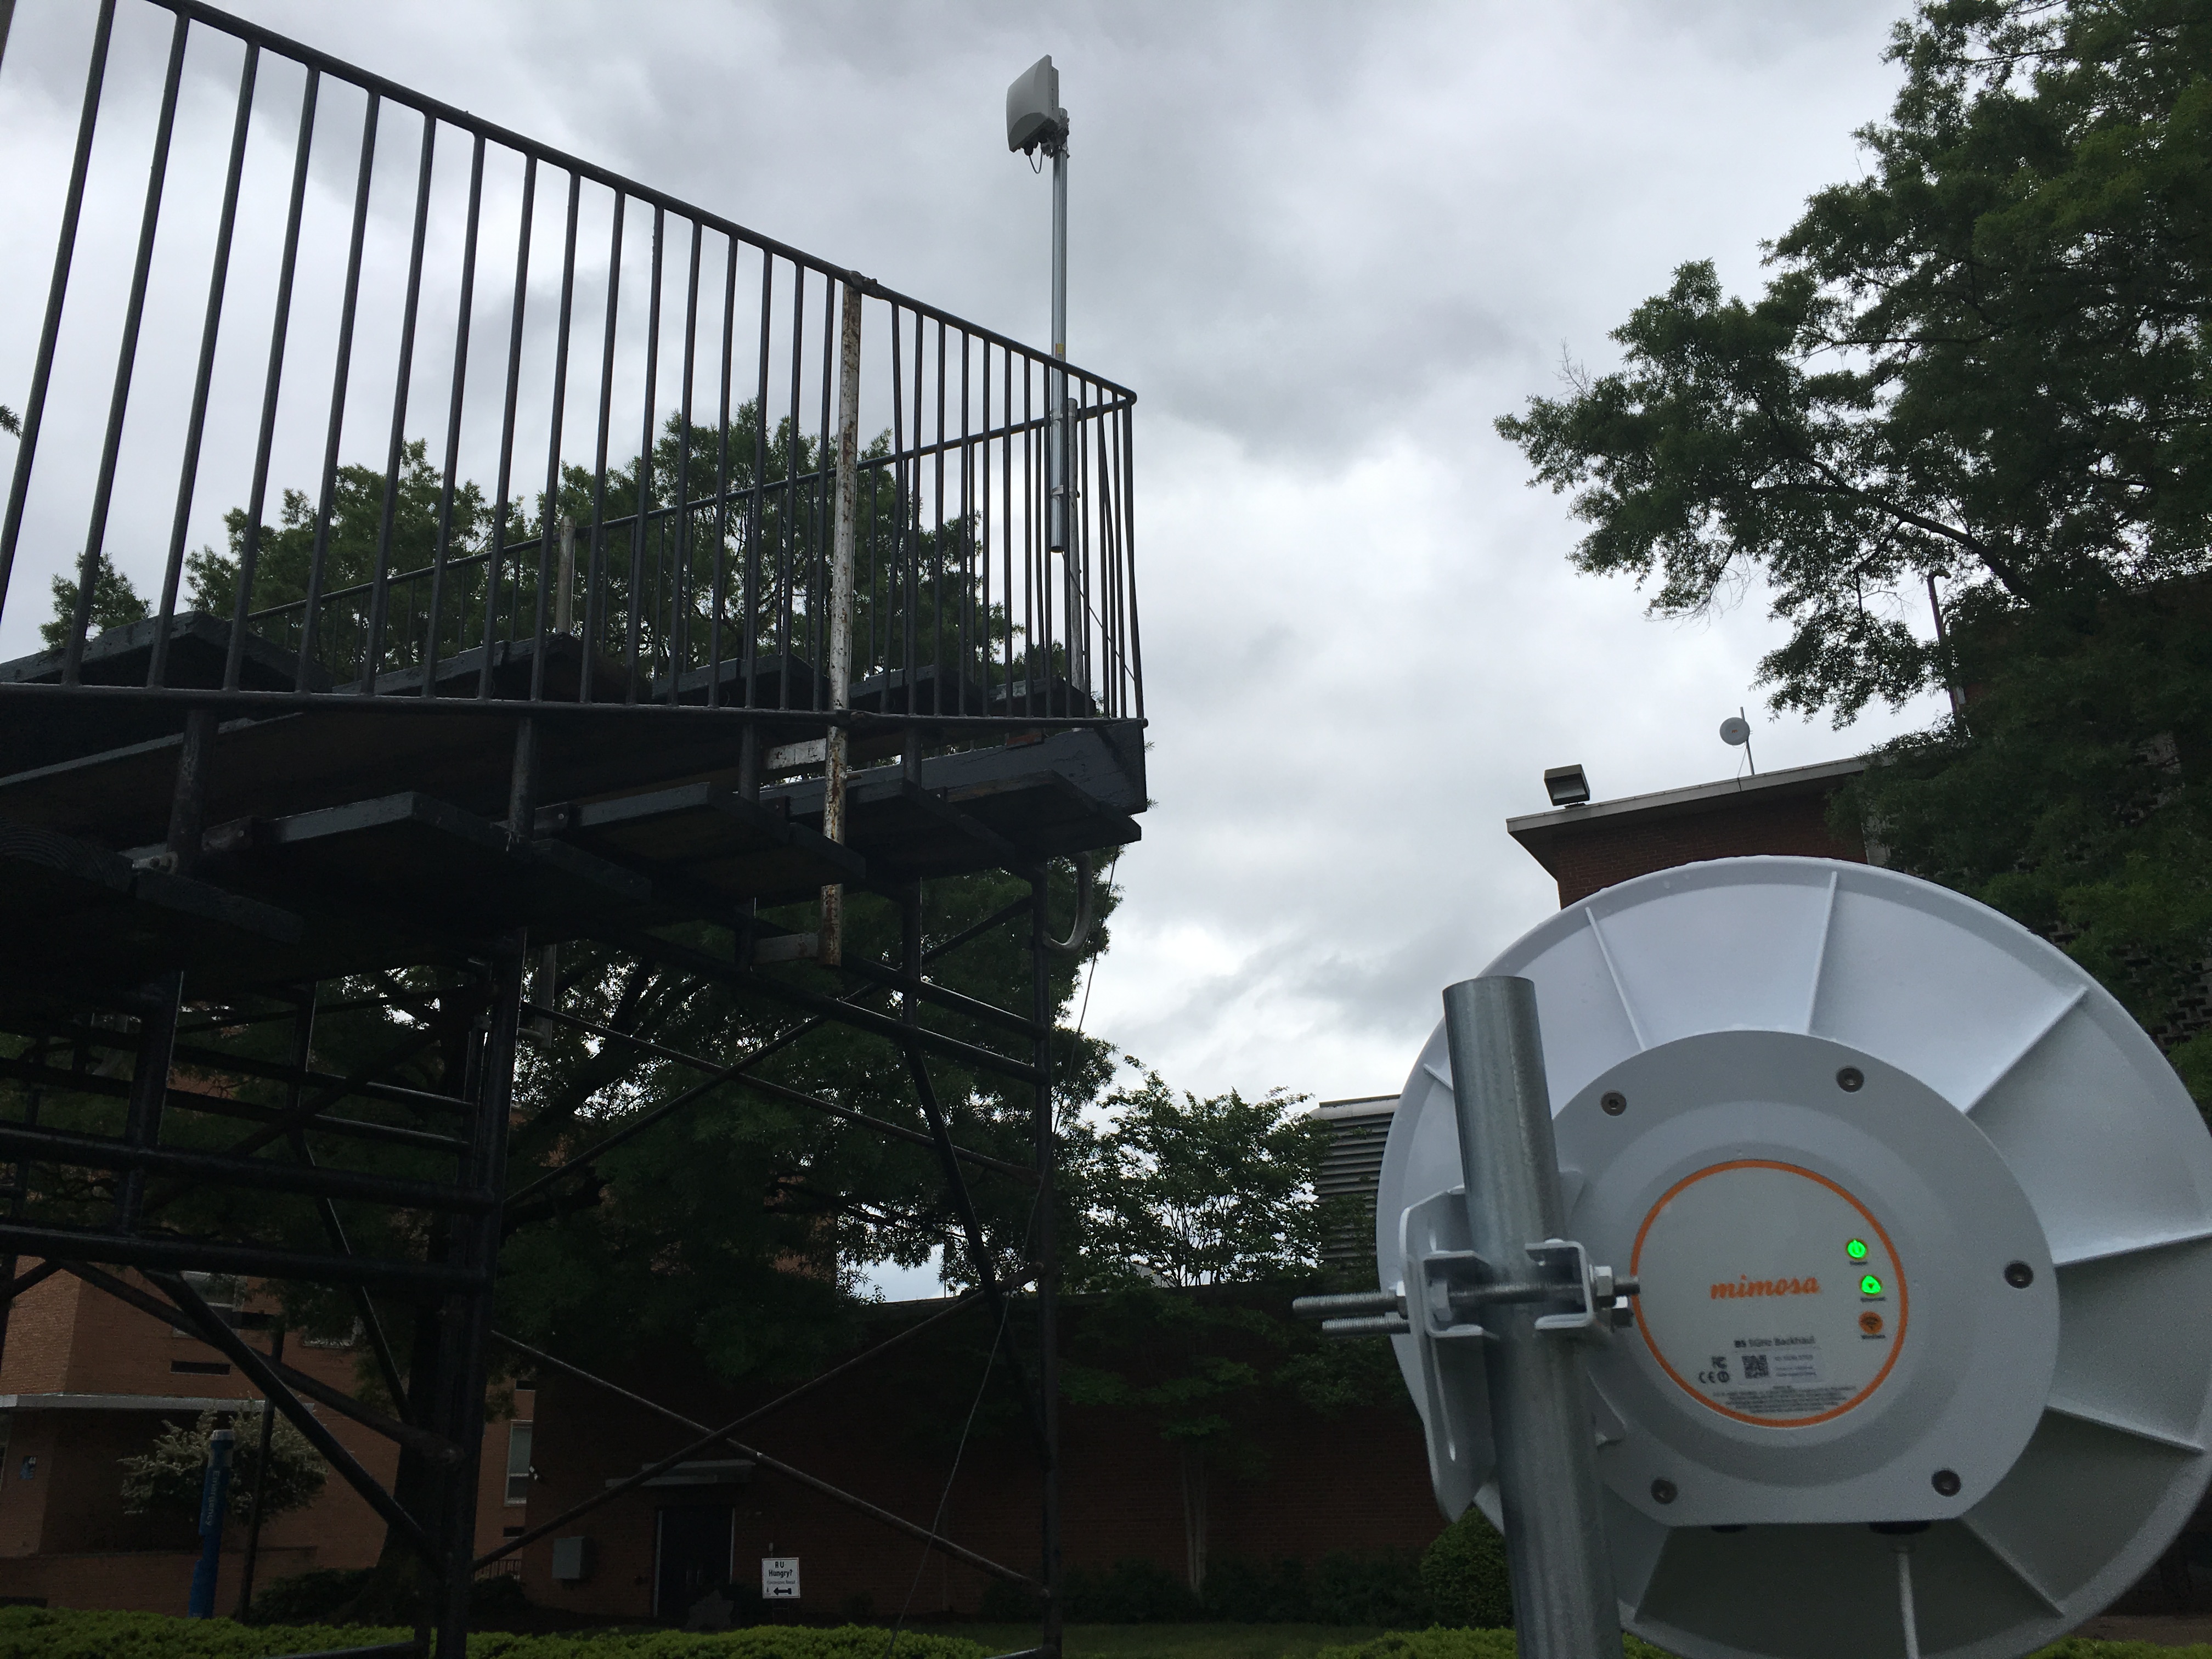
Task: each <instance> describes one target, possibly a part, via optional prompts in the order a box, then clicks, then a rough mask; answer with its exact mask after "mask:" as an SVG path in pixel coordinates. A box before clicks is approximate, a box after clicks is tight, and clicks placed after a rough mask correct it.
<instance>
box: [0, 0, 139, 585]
mask: <svg viewBox="0 0 2212 1659" xmlns="http://www.w3.org/2000/svg"><path fill="white" fill-rule="evenodd" d="M114 28H115V0H100V17H99V20H98V21H96V22H95V23H94V25H93V30H92V63H91V65H90V67H89V68H88V69H87V70H86V71H85V77H84V106H83V108H82V111H81V112H79V114H78V116H77V126H76V156H75V158H74V160H72V161H71V162H70V182H69V193H68V194H67V195H66V196H64V197H63V198H62V225H61V234H60V235H59V236H58V238H56V240H55V243H54V274H53V279H52V282H51V283H49V284H48V285H47V289H46V321H45V322H44V323H43V324H41V325H40V329H39V355H38V356H37V358H36V359H35V360H33V363H32V367H31V392H30V395H29V396H28V397H27V398H25V399H24V400H23V418H22V428H23V429H22V431H21V434H20V435H18V436H17V438H16V441H15V476H14V477H13V478H12V479H11V480H10V481H9V485H8V516H7V517H6V519H5V520H0V608H4V607H5V605H6V604H7V600H8V594H9V584H10V579H11V578H12V577H13V576H14V575H15V541H16V538H18V537H19V536H21V534H22V531H23V501H24V497H25V496H26V495H27V493H28V492H29V489H30V487H31V463H32V461H33V459H34V458H35V457H36V456H37V454H38V453H39V428H40V424H41V423H42V422H44V421H45V419H46V386H47V383H48V382H49V381H50V380H52V378H53V372H54V341H55V339H56V337H58V335H59V334H60V332H61V325H62V301H63V300H64V298H66V297H67V295H68V293H69V276H70V262H71V260H73V259H74V258H76V227H77V220H78V218H79V217H80V216H82V213H83V211H84V175H85V170H86V168H87V167H89V166H90V165H91V162H92V133H93V129H94V126H95V125H97V124H98V122H99V119H100V85H101V82H103V81H104V80H105V79H106V75H107V42H108V37H109V36H110V35H111V34H112V33H113V32H114Z"/></svg>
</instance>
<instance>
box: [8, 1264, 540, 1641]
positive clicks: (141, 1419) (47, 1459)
mask: <svg viewBox="0 0 2212 1659" xmlns="http://www.w3.org/2000/svg"><path fill="white" fill-rule="evenodd" d="M126 1276H127V1277H131V1279H133V1282H137V1283H141V1284H142V1287H143V1281H138V1280H137V1279H136V1276H135V1275H126ZM248 1340H251V1341H252V1343H253V1344H254V1346H257V1347H259V1348H261V1349H262V1350H263V1351H264V1352H266V1351H267V1347H268V1340H267V1338H266V1337H265V1336H260V1335H254V1336H250V1337H249V1338H248ZM284 1358H285V1361H286V1363H287V1364H291V1365H293V1366H295V1367H296V1368H297V1369H299V1370H303V1371H306V1372H307V1373H308V1374H310V1375H311V1376H315V1377H317V1378H319V1380H321V1381H323V1382H325V1383H329V1384H331V1386H332V1387H334V1388H339V1389H346V1390H348V1391H351V1390H352V1389H354V1387H355V1385H356V1378H355V1361H356V1352H355V1351H354V1350H353V1349H351V1348H331V1347H310V1346H305V1345H304V1344H301V1343H300V1342H299V1341H297V1340H294V1341H292V1342H290V1343H289V1344H288V1345H287V1346H286V1348H285V1351H284ZM221 1361H222V1356H221V1355H220V1354H219V1353H217V1352H216V1350H214V1349H213V1348H211V1347H210V1346H208V1345H207V1344H205V1343H204V1342H201V1341H200V1340H197V1338H191V1337H185V1336H182V1335H179V1334H178V1333H177V1332H176V1331H175V1329H174V1328H173V1327H171V1326H169V1325H167V1324H165V1323H163V1322H161V1321H159V1320H156V1319H154V1318H151V1317H149V1316H148V1315H146V1314H144V1313H143V1312H141V1311H140V1310H137V1309H136V1308H133V1307H131V1306H128V1305H127V1304H124V1303H122V1302H118V1301H117V1300H116V1299H115V1298H114V1297H110V1296H104V1295H102V1294H100V1292H99V1291H95V1290H94V1289H92V1288H91V1287H89V1286H88V1285H85V1284H84V1283H83V1282H82V1280H80V1279H74V1278H71V1277H70V1275H68V1274H66V1273H61V1274H57V1275H56V1276H55V1277H53V1278H52V1279H48V1280H46V1282H45V1283H44V1284H41V1285H34V1286H33V1287H32V1288H31V1289H30V1290H29V1291H26V1292H25V1293H24V1294H23V1295H22V1296H21V1297H18V1298H17V1299H16V1302H15V1307H14V1310H13V1312H12V1316H11V1317H10V1319H9V1324H8V1339H7V1348H6V1352H5V1355H4V1358H0V1394H11V1395H52V1394H76V1395H173V1396H178V1395H181V1396H190V1397H194V1398H199V1399H220V1400H237V1401H241V1402H244V1401H256V1400H258V1395H256V1394H255V1392H254V1389H253V1388H252V1384H251V1383H249V1382H247V1381H246V1378H245V1377H243V1376H240V1375H239V1374H238V1373H237V1372H235V1371H231V1372H229V1373H228V1374H219V1373H214V1372H210V1371H208V1370H191V1371H178V1370H173V1369H172V1368H173V1366H174V1365H175V1364H179V1363H182V1364H188V1365H193V1366H196V1367H205V1366H209V1365H212V1364H219V1363H221ZM528 1401H529V1396H528V1395H520V1397H519V1399H518V1404H519V1405H520V1406H521V1407H522V1408H523V1409H524V1410H525V1411H526V1410H527V1408H528ZM317 1415H318V1416H319V1419H320V1420H321V1421H322V1422H323V1423H324V1424H325V1425H327V1426H328V1427H329V1429H330V1431H331V1433H332V1434H333V1435H334V1436H335V1437H337V1441H338V1443H339V1444H341V1445H342V1446H343V1447H345V1449H347V1450H348V1451H349V1452H350V1453H352V1455H354V1457H355V1458H356V1461H358V1462H360V1463H361V1464H362V1467H363V1468H366V1469H367V1470H368V1473H369V1474H372V1475H374V1477H376V1478H377V1479H378V1480H380V1481H383V1482H384V1483H386V1485H387V1486H388V1485H389V1484H390V1482H391V1480H392V1475H393V1474H394V1472H395V1471H396V1469H397V1468H398V1453H397V1451H396V1449H394V1448H393V1446H392V1443H390V1442H389V1441H387V1440H385V1439H383V1438H382V1437H380V1436H378V1435H376V1434H374V1433H372V1432H371V1431H368V1429H365V1428H363V1427H362V1426H361V1425H358V1424H356V1423H355V1422H354V1421H353V1420H352V1419H349V1418H347V1417H344V1416H342V1415H340V1414H339V1413H336V1412H331V1411H327V1410H324V1411H319V1412H318V1413H317ZM191 1416H192V1413H190V1412H185V1411H178V1410H169V1411H167V1412H162V1411H157V1410H145V1409H127V1410H115V1409H100V1410H87V1409H52V1408H50V1407H22V1408H19V1409H17V1410H16V1411H15V1412H14V1413H11V1415H10V1421H9V1428H8V1438H7V1443H6V1448H7V1449H6V1452H5V1454H4V1456H0V1595H8V1596H32V1597H43V1598H45V1599H46V1601H48V1602H49V1603H50V1604H51V1605H53V1606H56V1607H122V1608H144V1609H151V1610H155V1611H163V1612H182V1611H183V1609H184V1605H185V1591H186V1589H187V1588H188V1587H189V1584H190V1582H191V1564H192V1562H193V1560H194V1559H196V1558H197V1554H198V1551H199V1544H198V1540H197V1535H196V1534H195V1532H194V1529H193V1527H192V1525H191V1522H189V1521H185V1520H181V1519H169V1520H163V1519H157V1518H149V1517H144V1516H131V1515H126V1514H125V1512H124V1510H123V1497H122V1481H123V1471H122V1469H121V1468H119V1467H118V1460H120V1459H122V1458H124V1457H126V1456H130V1455H134V1454H136V1453H138V1452H141V1451H143V1450H144V1449H147V1448H148V1447H149V1446H150V1445H151V1444H152V1443H153V1441H154V1439H155V1437H156V1436H157V1435H158V1434H159V1433H160V1432H161V1425H162V1423H163V1421H164V1419H169V1420H174V1421H178V1422H180V1423H181V1422H187V1421H189V1420H190V1419H191ZM26 1460H34V1461H32V1462H29V1463H28V1465H27V1463H26ZM506 1467H507V1425H506V1423H505V1422H504V1421H499V1422H495V1423H492V1424H489V1425H487V1427H486V1430H485V1436H484V1455H483V1466H482V1468H481V1472H480V1480H479V1486H478V1498H477V1540H478V1550H479V1553H482V1550H483V1548H485V1547H489V1543H490V1542H491V1541H495V1540H496V1539H498V1538H499V1536H500V1535H501V1528H502V1527H503V1526H507V1525H513V1524H517V1523H518V1522H520V1518H521V1516H523V1515H524V1514H525V1513H526V1511H524V1510H519V1509H509V1508H507V1507H506V1506H505V1504H503V1503H502V1501H501V1500H502V1497H503V1487H504V1486H505V1477H506ZM26 1477H27V1478H26ZM384 1534H385V1526H384V1522H383V1521H382V1520H381V1519H380V1518H379V1516H377V1514H376V1512H375V1511H374V1510H372V1509H370V1508H369V1506H368V1501H367V1500H366V1499H364V1498H362V1497H361V1496H360V1495H359V1494H358V1493H356V1492H355V1491H354V1490H353V1488H352V1487H351V1486H348V1485H347V1484H346V1482H345V1481H344V1480H343V1478H342V1477H341V1476H339V1475H338V1474H337V1472H336V1471H332V1472H331V1474H330V1477H329V1479H328V1480H327V1481H326V1482H325V1486H324V1488H323V1491H322V1493H321V1495H320V1496H319V1498H316V1500H315V1502H314V1503H313V1504H310V1505H309V1506H308V1507H307V1508H306V1509H304V1510H299V1511H297V1512H295V1513H294V1514H290V1515H283V1516H275V1517H273V1518H272V1519H271V1520H270V1521H269V1522H268V1523H267V1524H266V1525H265V1526H264V1528H262V1534H261V1550H262V1557H263V1560H262V1565H259V1566H258V1567H257V1568H256V1570H255V1582H256V1583H257V1584H258V1585H264V1586H265V1585H267V1584H269V1583H272V1582H273V1581H274V1580H276V1579H277V1578H280V1577H285V1576H287V1575H288V1574H291V1573H295V1572H304V1571H307V1570H308V1569H309V1568H311V1567H365V1566H368V1565H373V1564H374V1562H375V1560H376V1559H377V1556H378V1554H379V1553H380V1551H381V1550H382V1548H383V1547H384ZM225 1542H226V1544H228V1546H230V1548H229V1549H228V1550H227V1551H226V1553H225V1565H224V1569H223V1571H224V1577H223V1579H222V1584H223V1586H224V1587H223V1588H222V1589H219V1590H218V1593H217V1597H216V1606H217V1607H219V1608H221V1609H222V1610H224V1611H228V1609H229V1607H231V1605H232V1601H231V1599H230V1598H233V1597H234V1596H235V1595H236V1593H237V1592H236V1589H235V1584H236V1577H235V1575H236V1572H237V1570H238V1558H237V1547H238V1546H240V1545H241V1544H242V1543H243V1542H244V1529H243V1528H238V1527H233V1528H230V1529H229V1531H228V1534H227V1535H226V1539H225Z"/></svg>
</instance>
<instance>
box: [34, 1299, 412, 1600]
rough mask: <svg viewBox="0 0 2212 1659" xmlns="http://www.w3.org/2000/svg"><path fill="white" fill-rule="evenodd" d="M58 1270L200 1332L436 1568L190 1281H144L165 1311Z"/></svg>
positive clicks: (388, 1501)
mask: <svg viewBox="0 0 2212 1659" xmlns="http://www.w3.org/2000/svg"><path fill="white" fill-rule="evenodd" d="M62 1266H63V1267H64V1268H66V1269H67V1270H68V1271H69V1272H70V1273H74V1274H75V1275H76V1277H78V1278H79V1279H82V1280H84V1282H85V1283H86V1284H88V1285H92V1286H93V1287H94V1289H96V1290H100V1291H106V1293H107V1294H108V1295H110V1296H112V1297H115V1298H116V1300H118V1302H127V1303H129V1304H131V1306H132V1307H134V1308H137V1309H138V1310H140V1311H142V1312H143V1313H149V1314H151V1315H152V1316H154V1317H155V1318H156V1319H159V1320H161V1321H162V1322H165V1323H168V1324H175V1323H176V1322H178V1321H179V1320H182V1321H183V1322H184V1323H185V1324H186V1325H189V1326H191V1328H193V1329H194V1330H196V1331H197V1332H198V1334H199V1336H200V1340H202V1341H204V1342H205V1343H207V1344H208V1346H210V1347H212V1348H214V1349H215V1350H216V1352H218V1353H221V1354H222V1356H223V1357H224V1358H227V1359H228V1360H229V1361H230V1363H231V1364H234V1365H235V1366H237V1367H238V1368H239V1370H241V1371H244V1372H245V1373H246V1376H247V1378H248V1379H249V1380H250V1381H251V1382H252V1383H253V1385H254V1387H255V1388H256V1389H258V1390H259V1391H260V1393H261V1396H262V1398H263V1399H264V1400H266V1401H268V1402H269V1403H270V1405H271V1406H273V1407H276V1409H277V1410H278V1411H280V1412H283V1413H284V1415H285V1416H287V1417H289V1418H290V1419H292V1423H293V1425H294V1426H295V1428H297V1429H298V1430H299V1431H300V1432H301V1434H303V1435H305V1436H307V1440H308V1443H310V1444H312V1445H313V1447H314V1449H316V1451H318V1452H319V1453H320V1454H321V1455H322V1458H323V1461H324V1462H326V1463H328V1464H329V1465H330V1466H331V1468H334V1469H336V1470H337V1472H338V1475H339V1477H340V1478H341V1479H342V1480H344V1481H345V1483H346V1484H347V1485H348V1486H351V1487H352V1488H353V1489H354V1490H355V1491H356V1492H359V1493H360V1494H361V1496H362V1498H364V1499H365V1500H366V1501H367V1502H368V1506H369V1507H370V1508H371V1509H373V1510H375V1511H376V1512H377V1513H378V1514H379V1515H380V1516H383V1517H384V1519H385V1521H386V1523H387V1524H389V1525H390V1526H392V1527H393V1528H396V1529H397V1530H398V1533H399V1534H400V1536H402V1537H403V1538H404V1539H406V1541H408V1542H409V1543H410V1545H412V1546H413V1547H415V1549H416V1551H417V1552H418V1553H420V1554H421V1555H422V1558H423V1559H424V1560H426V1561H428V1563H429V1564H430V1565H431V1566H432V1567H434V1568H435V1567H436V1566H437V1565H439V1562H438V1556H437V1552H436V1550H435V1548H434V1547H433V1546H432V1544H431V1542H430V1538H429V1534H428V1533H426V1532H424V1531H423V1529H422V1527H421V1526H420V1525H418V1524H417V1523H416V1520H415V1517H414V1516H411V1515H410V1514H408V1513H407V1511H406V1510H404V1509H402V1508H401V1507H400V1506H399V1503H398V1499H396V1498H393V1497H392V1494H391V1493H390V1492H386V1491H385V1489H384V1487H383V1486H382V1485H381V1484H380V1482H379V1481H378V1480H377V1479H376V1477H375V1476H374V1475H372V1474H369V1472H368V1470H367V1469H364V1468H362V1466H361V1465H360V1463H359V1462H356V1460H355V1458H354V1455H353V1454H352V1453H351V1452H349V1451H348V1450H347V1449H345V1448H344V1447H343V1446H342V1445H340V1444H339V1443H338V1441H337V1437H336V1436H334V1435H333V1434H331V1431H330V1430H329V1429H328V1428H326V1427H325V1426H324V1425H323V1423H322V1420H321V1419H319V1418H318V1417H317V1416H316V1415H315V1414H314V1413H313V1412H311V1411H309V1410H308V1409H307V1407H306V1406H304V1405H302V1404H301V1401H300V1397H299V1396H298V1395H295V1394H294V1393H293V1392H292V1389H291V1385H290V1384H289V1383H286V1382H285V1381H284V1379H283V1377H281V1376H278V1375H277V1373H276V1369H275V1367H273V1366H272V1365H271V1364H270V1363H269V1361H268V1360H267V1359H266V1358H264V1357H263V1356H262V1355H261V1353H260V1352H258V1350H257V1349H255V1348H254V1347H252V1346H251V1345H250V1344H248V1343H247V1342H246V1340H245V1339H244V1338H242V1337H240V1335H239V1334H238V1333H237V1332H236V1331H234V1330H233V1329H231V1328H230V1327H229V1326H228V1324H226V1323H224V1322H223V1318H222V1315H221V1314H218V1313H217V1312H216V1310H214V1309H212V1308H210V1306H208V1304H207V1302H206V1299H205V1298H204V1297H202V1296H201V1295H200V1293H199V1292H198V1291H196V1290H194V1289H193V1288H192V1287H191V1284H190V1283H189V1282H188V1281H186V1280H185V1279H183V1278H181V1277H179V1276H178V1275H176V1274H174V1273H149V1274H148V1275H147V1277H148V1278H149V1279H151V1280H152V1281H153V1283H154V1284H155V1286H156V1287H158V1288H159V1289H160V1291H161V1293H162V1295H163V1296H166V1297H168V1298H169V1303H168V1304H167V1305H165V1304H163V1303H162V1302H161V1301H160V1300H159V1299H158V1298H157V1297H151V1296H148V1295H147V1294H146V1293H145V1292H144V1291H141V1290H138V1289H137V1288H136V1287H135V1286H133V1285H128V1284H126V1283H125V1282H124V1281H123V1280H122V1279H118V1278H116V1277H115V1275H114V1274H112V1273H102V1272H101V1271H100V1269H99V1268H97V1267H89V1266H87V1265H86V1264H85V1263H82V1262H78V1261H65V1262H64V1263H63V1264H62ZM250 1403H251V1402H250V1401H240V1402H239V1404H240V1407H241V1408H243V1407H245V1406H246V1405H248V1404H250Z"/></svg>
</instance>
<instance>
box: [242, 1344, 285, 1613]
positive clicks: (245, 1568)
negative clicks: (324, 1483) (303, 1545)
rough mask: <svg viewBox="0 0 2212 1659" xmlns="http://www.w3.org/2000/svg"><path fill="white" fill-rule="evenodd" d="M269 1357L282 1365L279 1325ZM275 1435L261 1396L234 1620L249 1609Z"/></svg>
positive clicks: (269, 1408) (272, 1416) (272, 1417)
mask: <svg viewBox="0 0 2212 1659" xmlns="http://www.w3.org/2000/svg"><path fill="white" fill-rule="evenodd" d="M269 1358H270V1364H283V1359H284V1328H283V1326H282V1325H279V1326H278V1327H277V1328H276V1331H275V1332H274V1333H273V1334H271V1335H270V1339H269ZM275 1439H276V1407H274V1406H271V1405H270V1403H269V1400H268V1397H267V1396H266V1395H264V1396H263V1397H262V1401H261V1449H260V1451H259V1452H258V1454H257V1455H255V1457H254V1460H253V1502H252V1507H251V1508H249V1509H248V1510H246V1559H245V1560H244V1561H242V1562H240V1564H239V1571H238V1615H237V1616H238V1617H239V1618H240V1619H244V1618H245V1617H246V1613H248V1612H249V1611H251V1610H252V1606H253V1568H254V1565H255V1564H256V1563H257V1562H258V1560H259V1559H260V1556H261V1500H262V1497H263V1495H264V1493H265V1492H267V1491H268V1490H269V1454H270V1447H271V1444H272V1443H273V1442H274V1441H275Z"/></svg>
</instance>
